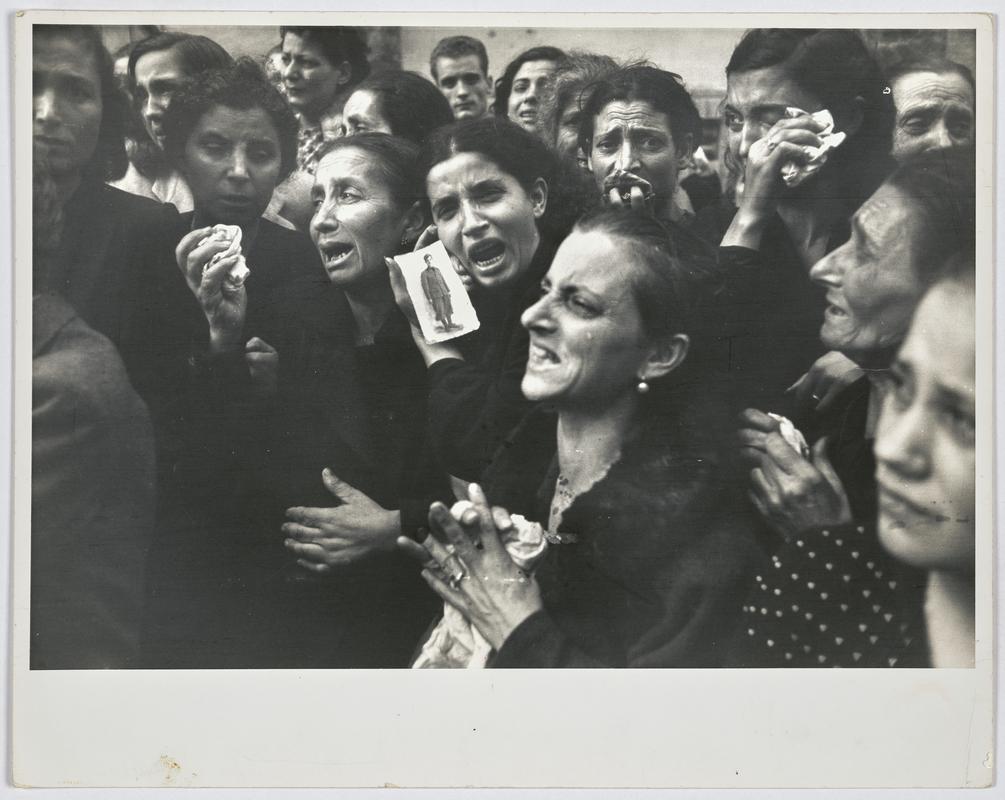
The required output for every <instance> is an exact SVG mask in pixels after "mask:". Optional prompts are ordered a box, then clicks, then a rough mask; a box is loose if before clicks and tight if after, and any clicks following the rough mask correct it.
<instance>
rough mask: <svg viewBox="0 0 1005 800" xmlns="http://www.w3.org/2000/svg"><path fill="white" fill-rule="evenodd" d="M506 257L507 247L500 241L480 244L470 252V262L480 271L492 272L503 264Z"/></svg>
mask: <svg viewBox="0 0 1005 800" xmlns="http://www.w3.org/2000/svg"><path fill="white" fill-rule="evenodd" d="M505 257H506V246H505V245H504V244H503V243H502V242H500V241H498V240H493V241H491V242H479V243H478V244H475V245H472V246H471V248H470V249H469V250H468V260H469V261H470V262H471V265H472V266H473V267H475V268H476V269H479V270H490V269H494V268H495V267H498V266H499V265H500V264H502V262H503V259H504V258H505Z"/></svg>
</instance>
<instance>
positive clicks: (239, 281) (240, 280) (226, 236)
mask: <svg viewBox="0 0 1005 800" xmlns="http://www.w3.org/2000/svg"><path fill="white" fill-rule="evenodd" d="M242 235H243V234H242V232H241V227H240V226H239V225H223V224H219V225H214V226H213V230H212V232H211V233H210V234H209V236H204V237H203V238H202V239H200V240H199V245H198V246H199V247H202V246H203V245H204V244H206V242H212V241H218V242H227V243H228V246H227V249H226V250H223V251H222V252H219V253H217V254H216V255H215V256H213V257H212V258H211V259H210V260H209V261H208V262H207V264H206V265H205V266H204V267H203V272H205V271H206V270H207V269H209V268H210V267H212V266H213V265H214V264H218V263H219V262H220V261H222V260H223V259H225V258H228V257H230V256H233V255H236V256H237V257H238V258H237V263H236V264H234V266H232V267H231V268H230V271H229V272H228V273H227V277H226V279H225V280H226V283H227V286H228V287H230V288H231V289H239V288H240V287H241V286H242V285H243V284H244V282H245V281H246V280H247V279H248V276H249V275H250V274H251V270H250V269H248V265H247V263H246V262H245V260H244V255H243V254H242V253H241V238H242Z"/></svg>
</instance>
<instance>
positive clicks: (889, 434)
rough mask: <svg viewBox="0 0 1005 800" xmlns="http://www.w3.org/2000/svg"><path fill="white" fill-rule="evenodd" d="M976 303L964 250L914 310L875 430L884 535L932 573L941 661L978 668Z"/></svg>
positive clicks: (929, 622)
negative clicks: (976, 646)
mask: <svg viewBox="0 0 1005 800" xmlns="http://www.w3.org/2000/svg"><path fill="white" fill-rule="evenodd" d="M975 302H976V283H975V275H974V260H973V256H972V255H964V256H958V257H957V258H955V259H953V260H952V261H951V262H950V263H949V264H947V265H946V274H945V275H944V277H942V278H941V279H940V280H939V282H938V283H936V284H935V285H934V286H933V287H932V288H931V289H929V291H928V293H927V294H926V295H925V297H924V299H923V300H922V301H921V305H920V306H919V307H918V310H917V312H916V313H915V315H914V320H913V322H912V323H911V330H910V332H909V333H908V335H907V339H906V340H905V342H904V346H903V347H902V348H901V349H900V353H899V354H898V355H897V358H896V359H895V360H894V363H893V367H892V368H891V370H890V384H891V385H890V387H889V390H888V391H887V393H886V398H885V400H884V402H883V410H882V413H881V415H880V419H879V423H878V424H877V427H876V465H877V469H876V481H877V483H878V484H879V540H880V541H881V542H882V543H883V546H884V547H885V548H886V549H887V550H889V551H890V553H892V554H893V555H894V556H895V557H896V558H898V559H901V560H902V561H905V562H906V563H908V564H911V565H913V566H915V567H918V568H919V569H923V570H926V571H927V572H928V581H927V584H926V587H925V623H926V630H927V633H928V645H929V656H930V659H931V663H932V666H935V667H973V665H974V569H975V563H974V557H975V552H974V528H975V519H974V514H975V511H976V508H975V501H974V481H975V462H974V446H975V435H974V432H975V427H974V415H975V404H976V403H975V394H974V373H975V371H976V366H975V343H974V305H975Z"/></svg>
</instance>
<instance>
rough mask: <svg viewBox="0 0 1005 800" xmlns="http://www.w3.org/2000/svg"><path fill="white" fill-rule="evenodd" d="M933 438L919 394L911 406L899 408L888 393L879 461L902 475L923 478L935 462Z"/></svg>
mask: <svg viewBox="0 0 1005 800" xmlns="http://www.w3.org/2000/svg"><path fill="white" fill-rule="evenodd" d="M930 441H931V435H930V433H929V432H928V431H927V430H926V426H925V420H924V404H923V403H922V402H920V401H919V400H918V398H915V399H914V400H913V402H911V404H910V405H909V406H908V407H907V408H904V409H898V408H896V406H895V404H894V403H893V402H892V398H891V397H889V396H888V397H887V398H886V401H885V402H884V403H883V413H882V414H881V415H880V419H879V424H878V426H877V429H876V444H875V447H874V450H875V455H876V462H877V463H878V464H880V465H881V466H883V467H885V468H886V469H889V470H890V471H891V472H893V473H894V474H896V475H897V476H899V477H901V478H905V479H910V480H923V479H924V478H925V477H926V476H927V475H928V473H929V470H930V469H931V464H932V461H931V458H930V452H929V442H930Z"/></svg>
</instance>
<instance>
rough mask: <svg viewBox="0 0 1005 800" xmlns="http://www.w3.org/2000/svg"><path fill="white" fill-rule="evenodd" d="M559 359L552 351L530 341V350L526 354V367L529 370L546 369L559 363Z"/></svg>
mask: <svg viewBox="0 0 1005 800" xmlns="http://www.w3.org/2000/svg"><path fill="white" fill-rule="evenodd" d="M561 361H562V360H561V359H560V358H559V357H558V354H557V353H555V351H554V350H549V349H548V348H547V347H544V346H543V345H541V344H540V343H538V342H535V341H533V340H532V341H531V343H530V350H529V351H528V354H527V367H528V368H529V369H548V368H549V367H553V366H555V365H556V364H560V363H561Z"/></svg>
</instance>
